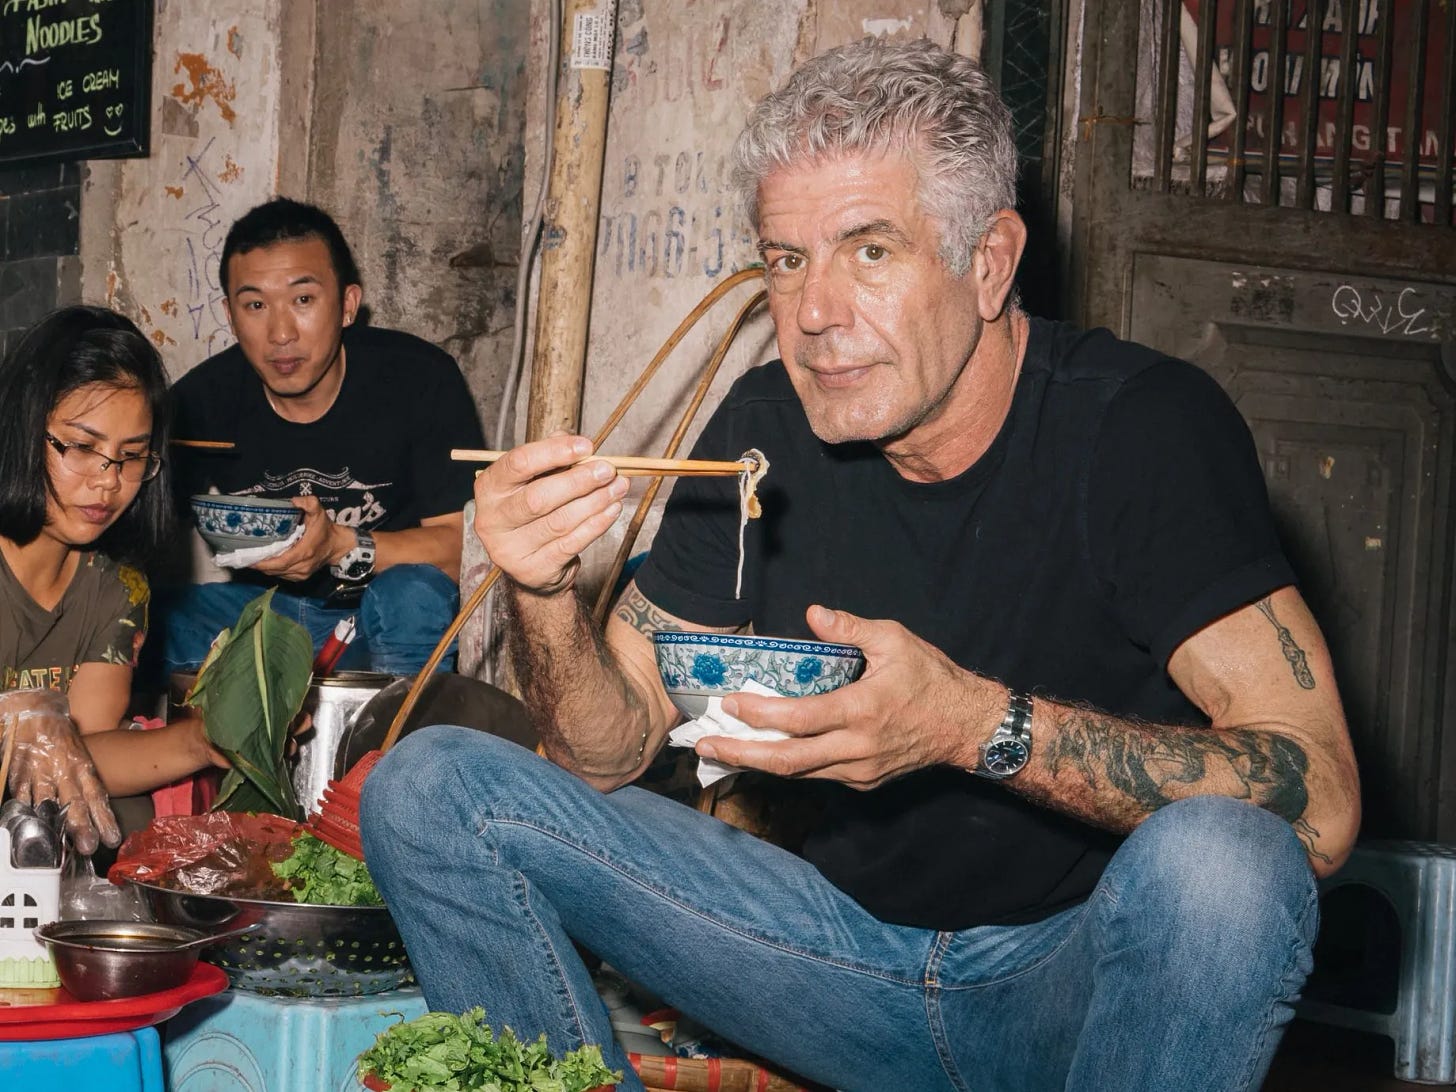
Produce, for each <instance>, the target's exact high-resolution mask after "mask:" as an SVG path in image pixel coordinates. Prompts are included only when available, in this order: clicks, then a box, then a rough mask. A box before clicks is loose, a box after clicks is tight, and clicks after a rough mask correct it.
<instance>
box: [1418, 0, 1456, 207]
mask: <svg viewBox="0 0 1456 1092" xmlns="http://www.w3.org/2000/svg"><path fill="white" fill-rule="evenodd" d="M1445 60H1446V64H1445V68H1446V71H1445V77H1446V78H1445V80H1444V81H1443V83H1442V88H1443V89H1442V91H1441V127H1440V129H1439V130H1438V132H1437V137H1436V207H1435V221H1436V223H1438V224H1444V225H1445V226H1447V227H1450V226H1451V153H1452V136H1453V134H1452V131H1451V130H1452V126H1453V124H1456V0H1446V54H1445ZM1417 143H1419V141H1418V142H1417Z"/></svg>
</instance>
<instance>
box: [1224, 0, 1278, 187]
mask: <svg viewBox="0 0 1456 1092" xmlns="http://www.w3.org/2000/svg"><path fill="white" fill-rule="evenodd" d="M1253 23H1254V20H1253V18H1252V13H1251V11H1250V6H1249V5H1248V4H1241V3H1238V2H1237V0H1236V2H1235V3H1234V41H1233V48H1232V49H1231V50H1230V51H1229V86H1230V87H1231V88H1232V89H1233V93H1234V123H1233V132H1232V139H1231V140H1230V142H1229V173H1228V179H1229V185H1228V193H1227V197H1228V199H1229V200H1231V201H1236V202H1238V203H1239V204H1243V202H1244V176H1245V174H1246V173H1247V170H1246V168H1247V164H1245V163H1244V144H1245V142H1246V141H1247V139H1248V132H1249V121H1248V119H1249V56H1250V53H1251V52H1252V47H1253V38H1254V33H1253V31H1254V28H1253ZM1274 97H1275V98H1278V96H1277V95H1276V96H1274Z"/></svg>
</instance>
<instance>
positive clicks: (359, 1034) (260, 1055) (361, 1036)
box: [0, 987, 427, 1092]
mask: <svg viewBox="0 0 1456 1092" xmlns="http://www.w3.org/2000/svg"><path fill="white" fill-rule="evenodd" d="M426 1011H427V1006H426V1005H425V999H424V995H423V994H422V993H421V992H420V990H419V989H418V988H417V987H409V988H407V989H399V990H390V991H388V992H387V993H376V994H370V995H369V996H367V997H340V998H333V997H327V998H300V997H268V996H265V995H263V994H255V993H248V992H246V991H242V990H232V991H229V992H228V993H225V994H221V995H219V996H217V997H210V998H208V999H207V1000H205V1001H199V1002H197V1003H196V1004H193V1005H189V1006H188V1007H187V1009H186V1010H185V1011H183V1012H182V1013H181V1014H180V1015H179V1016H177V1017H174V1018H173V1019H172V1021H171V1022H170V1023H168V1025H167V1041H166V1045H165V1047H164V1048H163V1054H164V1057H165V1061H166V1070H167V1081H168V1084H167V1088H168V1090H169V1092H336V1090H340V1089H349V1090H352V1092H358V1090H359V1088H360V1087H361V1086H360V1084H359V1080H358V1074H357V1070H356V1067H355V1063H356V1061H357V1060H358V1057H359V1055H360V1054H361V1053H362V1052H363V1051H365V1050H367V1049H368V1048H369V1047H371V1046H373V1045H374V1039H375V1037H376V1036H378V1034H379V1033H380V1032H381V1031H383V1030H384V1029H385V1028H387V1027H389V1026H390V1025H392V1024H396V1023H399V1022H400V1021H402V1020H413V1019H414V1018H415V1017H417V1016H423V1015H424V1014H425V1012H426ZM0 1083H3V1082H0ZM6 1087H8V1086H6Z"/></svg>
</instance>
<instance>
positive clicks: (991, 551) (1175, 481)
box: [636, 319, 1294, 929]
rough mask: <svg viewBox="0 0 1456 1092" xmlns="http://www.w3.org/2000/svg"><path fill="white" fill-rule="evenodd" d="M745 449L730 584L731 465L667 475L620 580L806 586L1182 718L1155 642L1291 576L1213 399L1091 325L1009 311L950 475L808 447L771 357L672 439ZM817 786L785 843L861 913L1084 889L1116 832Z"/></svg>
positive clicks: (1181, 701) (962, 790) (1086, 696)
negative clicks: (650, 537)
mask: <svg viewBox="0 0 1456 1092" xmlns="http://www.w3.org/2000/svg"><path fill="white" fill-rule="evenodd" d="M753 447H757V448H759V449H761V450H762V451H763V452H764V454H765V455H766V456H767V457H768V460H769V462H770V464H771V465H770V469H769V472H768V474H767V476H766V477H765V478H764V479H763V481H762V482H761V483H760V484H759V488H758V495H759V499H760V501H761V503H762V506H763V516H762V518H761V519H758V520H756V521H753V522H751V523H750V524H749V525H748V531H747V535H746V543H745V548H746V555H745V562H744V569H743V598H742V599H741V600H735V599H734V597H733V589H734V579H735V570H736V567H737V549H738V499H737V490H736V486H735V484H734V483H733V482H731V481H727V480H724V479H711V478H701V479H681V480H680V481H679V482H678V484H677V485H676V487H675V489H674V492H673V495H672V498H671V501H670V502H669V504H668V506H667V509H666V512H665V513H664V516H663V521H662V527H661V529H660V531H659V532H658V534H657V537H656V540H655V541H654V543H653V545H652V551H651V554H650V556H649V557H648V559H647V561H646V562H645V563H644V564H643V566H642V568H641V569H640V570H639V571H638V573H637V578H636V579H637V583H638V585H639V587H640V588H641V590H642V592H643V594H644V595H646V596H647V598H648V599H649V600H651V601H652V602H653V603H655V604H657V605H658V606H660V607H661V608H662V609H664V610H666V611H669V612H671V613H672V614H674V615H677V616H678V617H681V618H683V619H686V620H688V621H691V622H695V623H698V624H700V625H710V626H726V625H734V624H742V623H745V622H751V623H752V626H753V630H754V632H756V633H761V634H766V635H773V636H785V637H809V636H812V634H811V633H810V632H809V630H808V627H807V624H806V623H805V620H804V611H805V608H807V607H808V606H809V605H810V604H813V603H820V604H823V605H825V606H829V607H835V608H838V609H842V610H847V611H850V612H852V613H854V614H857V615H861V616H863V617H866V618H889V619H894V620H896V621H899V622H900V623H902V624H903V625H905V626H906V627H907V628H909V629H910V630H911V631H912V632H914V633H916V634H917V635H919V636H920V637H921V638H923V639H925V640H926V641H928V642H930V643H931V644H932V645H935V646H936V647H937V648H940V649H941V650H942V651H944V652H945V653H946V654H947V655H948V656H950V657H951V659H953V660H954V661H955V662H956V663H958V664H960V665H961V666H963V667H965V668H967V669H970V670H972V671H976V672H979V673H981V674H983V675H987V676H992V677H995V678H997V679H1001V680H1003V681H1004V682H1006V683H1007V684H1008V685H1010V686H1012V687H1014V688H1017V689H1021V690H1028V691H1031V692H1032V693H1034V694H1040V695H1044V696H1047V697H1053V698H1057V699H1061V700H1065V701H1076V702H1085V703H1090V704H1091V705H1093V706H1096V707H1097V708H1100V709H1102V710H1105V711H1108V712H1111V713H1114V714H1118V715H1131V716H1137V717H1141V718H1144V719H1147V720H1150V721H1154V722H1159V723H1183V724H1204V723H1207V722H1206V719H1205V718H1204V717H1203V716H1202V714H1201V713H1200V712H1199V710H1198V709H1197V707H1195V706H1194V705H1193V704H1192V703H1191V702H1189V701H1188V699H1187V698H1186V697H1185V696H1184V695H1183V693H1182V692H1181V691H1179V690H1178V688H1177V687H1176V686H1175V685H1174V684H1173V683H1172V681H1171V680H1170V679H1169V677H1168V675H1167V672H1166V670H1165V667H1166V664H1167V660H1168V657H1169V656H1170V655H1171V654H1172V652H1173V650H1174V649H1176V648H1177V647H1178V645H1179V644H1181V643H1182V642H1183V641H1184V640H1185V639H1187V638H1188V637H1190V636H1191V635H1193V634H1194V633H1196V632H1197V631H1198V630H1200V629H1202V628H1203V627H1204V626H1206V625H1208V624H1209V623H1211V622H1213V621H1215V620H1217V619H1218V618H1220V617H1222V616H1224V615H1225V614H1228V613H1229V612H1231V611H1233V610H1236V609H1238V608H1239V607H1242V606H1244V605H1246V604H1248V603H1250V602H1252V601H1254V600H1255V599H1258V598H1259V597H1261V596H1264V595H1266V594H1268V593H1269V592H1271V591H1273V590H1275V589H1277V588H1280V587H1283V586H1285V585H1288V584H1292V583H1294V576H1293V573H1292V572H1291V570H1290V567H1289V564H1288V562H1287V561H1286V560H1285V558H1284V555H1283V553H1282V551H1281V548H1280V545H1279V540H1278V537H1277V535H1276V532H1275V528H1274V524H1273V520H1272V517H1271V514H1270V511H1269V505H1268V497H1267V493H1266V490H1265V486H1264V480H1263V477H1262V476H1261V473H1260V468H1259V463H1258V460H1257V458H1256V455H1255V452H1254V448H1253V444H1252V442H1251V438H1250V436H1249V432H1248V428H1247V426H1246V425H1245V424H1244V422H1243V420H1242V418H1240V416H1239V414H1238V411H1237V410H1236V409H1235V408H1234V406H1233V404H1232V403H1231V402H1230V401H1229V399H1228V397H1227V395H1225V394H1224V392H1223V391H1222V390H1221V389H1220V388H1219V387H1218V385H1217V384H1216V383H1215V382H1214V381H1213V379H1211V378H1210V377H1209V376H1207V375H1206V374H1204V373H1203V372H1201V371H1199V370H1198V369H1197V368H1195V367H1193V366H1192V365H1191V364H1187V363H1185V362H1183V361H1178V360H1172V359H1170V358H1167V357H1164V356H1161V355H1159V354H1157V353H1155V352H1153V351H1152V350H1150V349H1146V348H1143V347H1142V346H1138V345H1133V344H1130V343H1127V342H1121V341H1118V340H1117V339H1116V338H1114V337H1113V336H1112V335H1111V334H1110V333H1108V332H1107V331H1106V330H1096V331H1092V332H1089V333H1083V332H1081V331H1078V330H1076V329H1074V328H1072V327H1069V326H1065V325H1061V324H1057V323H1052V322H1047V321H1044V320H1039V319H1033V320H1031V332H1030V337H1029V339H1028V343H1027V349H1026V359H1025V363H1024V366H1023V369H1022V373H1021V376H1020V379H1019V380H1018V382H1017V386H1016V392H1015V397H1014V398H1013V401H1012V406H1011V409H1010V412H1009V414H1008V416H1007V420H1006V422H1005V423H1004V424H1003V426H1002V428H1001V431H1000V433H999V435H998V436H997V437H996V439H995V441H994V442H993V444H992V446H991V448H990V449H989V450H988V451H987V452H986V454H985V455H984V456H982V458H981V459H979V460H978V461H977V462H976V463H975V465H973V466H971V467H970V468H969V469H967V470H966V471H965V472H964V473H962V474H961V475H959V476H958V477H956V478H954V479H952V480H949V481H945V482H936V483H922V482H912V481H907V480H906V479H904V478H902V477H900V476H899V475H898V474H897V473H896V472H895V470H894V469H893V468H892V467H891V465H890V464H889V462H888V461H887V460H886V459H885V458H884V457H883V455H881V454H880V452H879V450H878V449H877V448H876V447H875V446H873V445H871V444H867V443H858V444H839V445H831V444H825V443H822V442H821V441H819V440H818V439H817V438H816V437H815V436H814V435H813V433H812V432H811V431H810V429H809V424H808V421H807V419H806V418H805V416H804V412H803V409H802V408H801V406H800V403H799V401H798V398H797V397H796V396H795V394H794V391H793V389H792V387H791V386H790V384H789V379H788V375H787V373H786V372H785V370H784V366H783V365H782V363H779V362H774V363H772V364H769V365H766V366H764V367H761V368H756V369H753V370H752V371H750V372H748V373H747V374H746V375H744V376H743V377H742V378H741V379H739V381H738V382H737V383H736V384H735V385H734V387H733V389H732V390H731V391H730V392H729V394H728V396H727V398H726V399H725V400H724V402H723V404H722V406H720V407H719V409H718V411H717V412H716V413H715V414H714V416H713V418H712V420H711V421H710V422H709V423H708V425H707V426H706V428H705V429H704V432H703V435H702V438H701V439H700V441H699V443H698V444H697V446H696V448H695V450H694V457H696V458H717V459H722V458H736V457H737V456H738V455H740V454H741V453H742V452H744V451H746V450H747V449H749V448H753ZM1033 745H1034V741H1033ZM815 792H816V795H818V796H820V797H822V800H821V803H823V804H825V805H827V807H826V811H825V818H824V819H823V820H822V822H821V823H820V824H819V825H818V826H817V828H816V829H815V830H813V831H812V832H811V834H810V836H809V838H808V841H807V843H806V845H805V847H804V851H803V852H804V855H805V857H806V858H807V859H809V860H810V861H812V862H813V863H814V864H815V865H816V866H817V867H818V868H819V869H820V870H821V871H822V872H823V873H824V875H825V876H826V877H828V879H829V880H831V881H832V882H833V883H835V884H836V885H837V886H839V887H840V888H842V889H843V890H844V891H846V892H848V893H849V894H850V895H852V896H853V897H854V898H856V899H857V900H858V901H859V902H860V903H861V904H862V905H864V906H865V907H866V908H867V909H868V910H870V911H871V912H872V913H874V914H875V915H876V916H877V917H880V918H881V919H883V920H886V921H892V922H898V923H903V924H908V925H917V926H922V927H928V928H936V929H961V928H967V927H969V926H971V925H978V924H986V923H992V922H998V923H1013V922H1020V921H1029V920H1036V919H1038V918H1041V917H1045V916H1046V915H1048V914H1050V913H1052V912H1054V911H1056V910H1058V909H1061V908H1063V907H1065V906H1067V905H1070V904H1072V903H1075V902H1077V901H1079V900H1081V899H1084V898H1085V897H1086V896H1087V895H1088V894H1090V892H1091V890H1092V888H1093V887H1094V886H1095V884H1096V881H1097V878H1098V876H1099V875H1100V874H1101V872H1102V869H1103V868H1104V866H1105V865H1106V863H1107V860H1108V858H1109V857H1110V856H1111V854H1112V852H1113V851H1114V850H1115V849H1116V847H1117V844H1118V841H1119V839H1118V838H1116V837H1115V836H1112V835H1109V834H1107V833H1105V832H1102V831H1099V830H1096V829H1094V828H1092V827H1090V826H1088V825H1086V824H1083V823H1081V822H1079V821H1077V820H1074V819H1071V818H1068V817H1065V816H1062V815H1059V814H1057V813H1055V812H1053V811H1050V810H1048V809H1046V808H1044V807H1038V806H1037V805H1035V804H1032V803H1030V802H1028V801H1026V800H1023V799H1022V798H1021V797H1019V796H1017V795H1016V794H1015V793H1013V792H1010V791H1008V790H1007V789H1006V788H1005V787H1004V786H1000V785H997V784H995V783H993V782H990V781H987V780H985V779H983V778H978V777H975V776H974V775H971V774H969V773H965V772H963V771H960V770H954V769H951V768H949V767H943V766H942V767H934V768H931V769H926V770H921V771H918V772H916V773H914V774H911V775H909V776H906V777H903V778H900V779H898V780H896V781H894V782H891V783H890V784H888V785H885V786H882V787H881V788H878V789H875V790H873V791H870V792H858V791H855V790H851V789H848V788H845V787H843V786H839V785H826V786H819V787H816V789H815Z"/></svg>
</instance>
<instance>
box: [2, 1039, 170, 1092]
mask: <svg viewBox="0 0 1456 1092" xmlns="http://www.w3.org/2000/svg"><path fill="white" fill-rule="evenodd" d="M0 1088H4V1089H14V1090H15V1092H90V1090H91V1089H97V1090H100V1089H103V1088H104V1089H105V1090H106V1092H165V1086H164V1085H163V1083H162V1043H161V1040H160V1039H159V1038H158V1037H157V1029H156V1028H139V1029H138V1030H136V1031H119V1032H116V1033H115V1034H114V1035H91V1036H87V1037H86V1038H83V1039H39V1040H34V1041H30V1042H12V1043H0Z"/></svg>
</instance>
